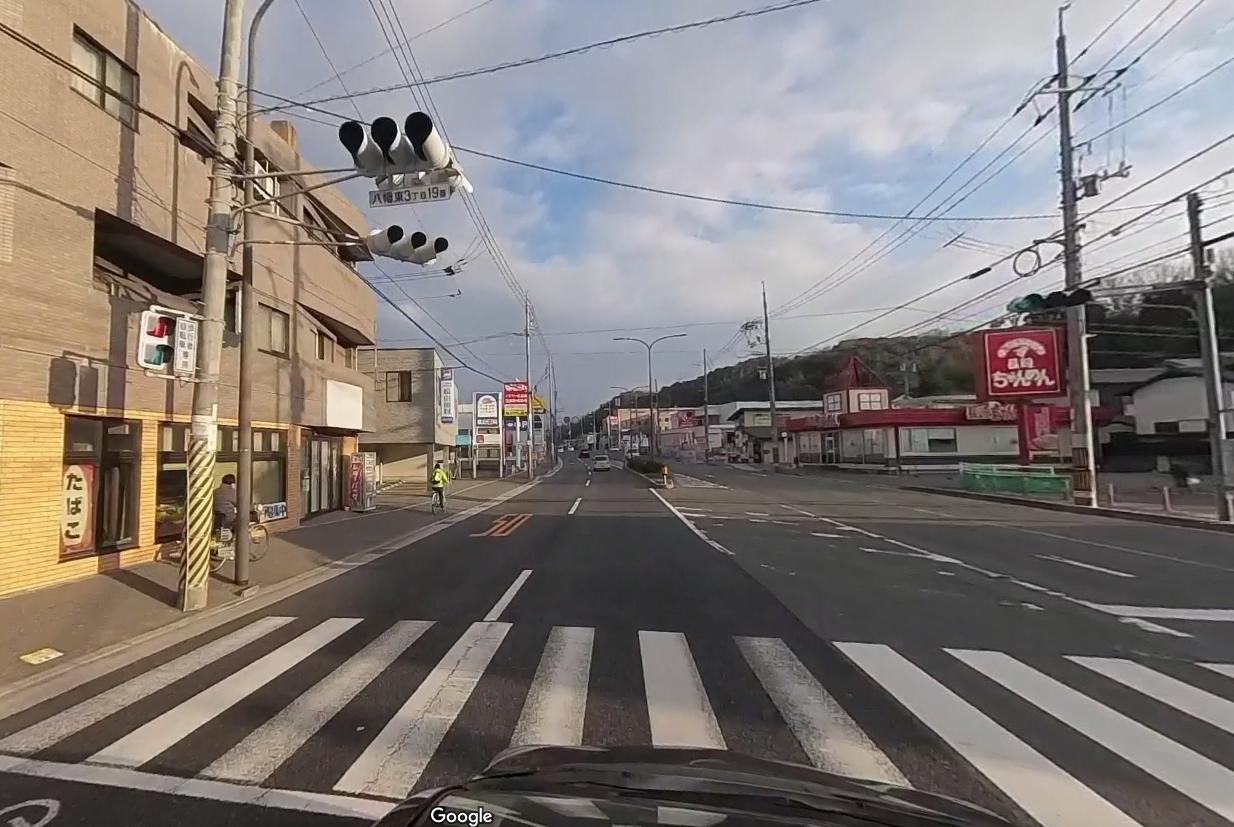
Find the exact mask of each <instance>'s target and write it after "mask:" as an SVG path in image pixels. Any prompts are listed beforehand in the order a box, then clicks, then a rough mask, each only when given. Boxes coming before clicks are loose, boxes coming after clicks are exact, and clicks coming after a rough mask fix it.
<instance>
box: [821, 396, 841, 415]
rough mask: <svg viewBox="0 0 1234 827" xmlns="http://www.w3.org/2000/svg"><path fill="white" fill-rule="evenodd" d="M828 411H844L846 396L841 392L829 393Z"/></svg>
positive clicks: (827, 399)
mask: <svg viewBox="0 0 1234 827" xmlns="http://www.w3.org/2000/svg"><path fill="white" fill-rule="evenodd" d="M825 403H826V405H827V413H842V412H843V411H844V396H843V394H839V393H829V394H827V398H826V400H825Z"/></svg>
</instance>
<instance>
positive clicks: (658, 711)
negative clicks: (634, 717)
mask: <svg viewBox="0 0 1234 827" xmlns="http://www.w3.org/2000/svg"><path fill="white" fill-rule="evenodd" d="M638 645H639V651H640V652H641V654H642V660H643V683H644V685H645V687H646V690H647V715H648V718H649V719H650V721H651V743H652V745H654V746H657V747H670V746H672V747H714V748H716V749H725V744H724V736H723V735H722V734H721V733H720V724H719V722H717V721H716V716H715V713H714V712H712V709H711V701H710V700H708V699H707V691H706V690H705V689H704V688H703V679H702V678H701V677H700V676H699V674H698V667H697V666H695V665H694V657H693V656H692V655H691V654H690V644H689V643H687V642H686V636H685V635H683V634H681V633H680V632H646V631H641V630H640V631H639V633H638Z"/></svg>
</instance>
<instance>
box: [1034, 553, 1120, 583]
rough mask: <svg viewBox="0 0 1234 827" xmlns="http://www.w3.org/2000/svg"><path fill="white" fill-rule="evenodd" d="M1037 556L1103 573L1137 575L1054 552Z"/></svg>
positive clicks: (1116, 575) (1117, 575)
mask: <svg viewBox="0 0 1234 827" xmlns="http://www.w3.org/2000/svg"><path fill="white" fill-rule="evenodd" d="M1036 557H1038V558H1039V559H1041V560H1050V561H1052V562H1055V563H1066V564H1067V565H1068V566H1076V567H1077V568H1081V569H1088V570H1089V571H1099V572H1101V573H1102V574H1112V575H1114V576H1115V577H1131V578H1134V577H1135V575H1134V574H1129V573H1128V572H1125V571H1118V570H1117V569H1107V568H1105V567H1103V566H1094V565H1093V564H1092V563H1081V562H1080V561H1079V560H1068V559H1067V558H1066V557H1055V556H1054V555H1053V554H1038V555H1036Z"/></svg>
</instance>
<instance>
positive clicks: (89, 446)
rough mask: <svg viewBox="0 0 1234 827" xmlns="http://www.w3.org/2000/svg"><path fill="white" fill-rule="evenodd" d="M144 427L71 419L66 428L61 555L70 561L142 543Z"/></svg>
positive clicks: (118, 422)
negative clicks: (139, 520) (139, 513)
mask: <svg viewBox="0 0 1234 827" xmlns="http://www.w3.org/2000/svg"><path fill="white" fill-rule="evenodd" d="M140 458H141V425H140V424H139V423H137V422H131V421H128V420H124V419H95V418H92V417H84V416H68V417H65V422H64V475H63V483H62V488H63V490H62V497H61V514H62V516H61V552H62V553H63V554H64V555H67V556H73V555H80V554H91V553H97V552H100V551H113V550H116V549H121V548H130V547H132V546H133V545H135V544H136V543H137V527H136V526H137V509H138V502H139V497H138V464H139V462H140Z"/></svg>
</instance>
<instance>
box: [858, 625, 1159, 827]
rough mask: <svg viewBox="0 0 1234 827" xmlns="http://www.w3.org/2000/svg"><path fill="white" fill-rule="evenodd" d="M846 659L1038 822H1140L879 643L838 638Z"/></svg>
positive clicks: (1122, 825) (1132, 826)
mask: <svg viewBox="0 0 1234 827" xmlns="http://www.w3.org/2000/svg"><path fill="white" fill-rule="evenodd" d="M836 646H837V648H839V649H840V651H841V652H843V653H844V654H845V655H846V656H847V657H848V658H849V660H851V661H852V662H853V663H855V664H857V666H858V667H859V668H860V669H861V670H862V671H863V672H865V673H866V674H867V675H869V676H870V677H871V678H873V679H874V681H875V682H876V683H878V684H879V685H881V686H882V687H883V689H885V690H887V691H888V692H890V693H891V694H892V696H893V697H895V699H896V700H897V701H899V702H900V703H901V704H903V705H904V706H905V707H907V709H908V711H909V712H911V713H912V714H913V715H915V716H916V717H917V718H918V719H920V720H921V721H922V723H924V724H925V725H926V726H928V727H929V728H930V729H932V730H934V732H935V733H937V734H938V736H939V737H940V738H942V739H943V740H944V741H946V742H947V743H948V744H950V745H951V746H952V747H953V748H954V749H955V750H956V751H957V752H958V753H960V755H961V756H963V757H964V759H965V760H966V761H968V762H969V763H970V764H972V765H973V767H974V768H975V769H976V770H977V771H978V772H980V773H981V774H982V775H984V776H985V777H986V778H988V779H990V781H992V782H993V783H994V785H995V786H997V787H998V788H999V789H1001V790H1002V791H1003V793H1005V794H1006V795H1007V797H1008V798H1010V799H1011V800H1012V801H1014V802H1015V803H1016V804H1018V805H1019V806H1020V807H1021V808H1022V809H1023V810H1024V811H1025V812H1027V813H1028V814H1029V816H1031V817H1032V818H1034V819H1036V820H1037V821H1038V822H1039V823H1040V824H1041V825H1043V827H1091V825H1094V824H1101V825H1115V826H1116V827H1138V826H1137V825H1136V822H1134V821H1133V820H1132V819H1131V818H1129V817H1128V816H1127V815H1126V814H1125V813H1123V812H1122V811H1121V810H1118V809H1116V808H1115V807H1114V805H1112V804H1110V802H1108V801H1106V800H1105V799H1104V798H1102V797H1101V796H1099V795H1097V794H1096V793H1095V792H1093V791H1092V790H1091V789H1089V788H1088V787H1086V786H1084V784H1082V783H1080V782H1079V781H1078V780H1076V779H1075V778H1074V777H1072V776H1071V775H1070V774H1068V773H1066V772H1064V771H1063V769H1062V768H1061V767H1059V766H1058V765H1057V764H1055V763H1053V762H1052V761H1050V760H1049V759H1048V758H1046V757H1045V756H1044V755H1042V754H1041V753H1039V752H1037V751H1036V750H1035V749H1033V748H1032V747H1031V746H1029V745H1028V744H1026V743H1024V742H1023V741H1021V740H1020V739H1019V738H1017V737H1016V736H1015V735H1013V734H1011V733H1010V732H1008V731H1007V730H1006V729H1004V728H1003V727H1002V726H1000V725H999V724H998V723H996V722H995V721H994V720H992V719H991V718H990V717H989V716H987V715H986V714H985V713H984V712H982V711H981V710H979V709H977V708H975V707H973V706H972V705H970V704H969V703H968V702H967V701H965V700H964V699H963V698H961V697H960V696H959V695H956V694H955V693H954V692H952V691H951V690H950V689H948V688H947V687H945V686H943V685H942V684H941V683H939V682H938V681H936V680H935V679H934V678H932V677H930V676H929V675H927V674H926V673H925V672H923V671H922V670H921V669H920V668H918V667H917V666H916V664H913V663H912V662H910V661H909V660H907V659H906V658H904V657H903V656H902V655H900V654H899V653H898V652H896V651H895V650H893V649H892V648H891V647H889V646H886V645H884V644H881V643H837V644H836Z"/></svg>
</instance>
